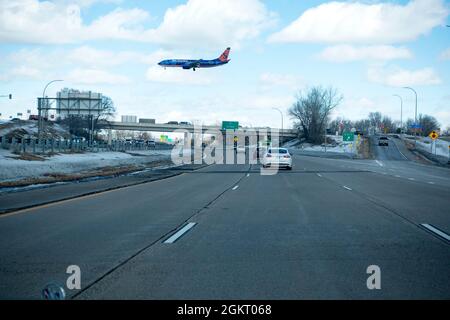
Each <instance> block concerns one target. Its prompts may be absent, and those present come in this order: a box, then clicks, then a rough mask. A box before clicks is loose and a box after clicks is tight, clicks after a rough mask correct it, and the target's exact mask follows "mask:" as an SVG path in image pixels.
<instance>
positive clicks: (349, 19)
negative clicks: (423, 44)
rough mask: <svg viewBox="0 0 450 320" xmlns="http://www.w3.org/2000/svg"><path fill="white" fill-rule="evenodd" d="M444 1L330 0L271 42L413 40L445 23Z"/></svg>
mask: <svg viewBox="0 0 450 320" xmlns="http://www.w3.org/2000/svg"><path fill="white" fill-rule="evenodd" d="M448 14H449V11H448V8H447V7H446V6H445V4H444V2H443V1H442V0H413V1H410V2H409V3H408V4H406V5H399V4H393V3H374V4H367V3H363V2H353V1H351V2H330V3H325V4H322V5H319V6H317V7H314V8H311V9H308V10H306V11H305V12H304V13H303V14H302V15H301V16H300V17H299V18H297V19H296V20H295V21H293V22H292V23H291V24H290V25H288V26H287V27H285V28H284V29H282V30H281V31H279V32H277V33H274V34H272V35H271V36H270V37H269V41H270V42H288V43H297V42H319V43H347V44H349V43H360V44H391V43H398V42H405V41H411V40H414V39H416V38H417V37H419V36H421V35H425V34H427V33H429V32H430V31H431V29H433V28H434V27H436V26H439V25H442V24H444V23H445V20H446V17H447V16H448Z"/></svg>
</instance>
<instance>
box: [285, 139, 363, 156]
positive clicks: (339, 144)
mask: <svg viewBox="0 0 450 320" xmlns="http://www.w3.org/2000/svg"><path fill="white" fill-rule="evenodd" d="M327 138H330V139H332V140H334V141H335V142H336V145H334V146H332V145H331V144H328V145H327V147H326V151H327V152H336V153H356V152H357V150H356V140H355V141H354V142H353V143H348V142H343V141H342V136H335V135H327ZM292 144H294V143H292ZM295 148H298V149H301V150H303V151H313V152H314V151H317V152H324V151H325V147H324V146H323V145H312V144H310V143H302V144H301V145H297V146H295Z"/></svg>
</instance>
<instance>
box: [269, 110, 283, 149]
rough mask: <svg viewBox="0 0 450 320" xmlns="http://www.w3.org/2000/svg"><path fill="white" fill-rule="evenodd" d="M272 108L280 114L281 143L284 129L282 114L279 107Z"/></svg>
mask: <svg viewBox="0 0 450 320" xmlns="http://www.w3.org/2000/svg"><path fill="white" fill-rule="evenodd" d="M272 109H274V110H277V111H278V112H279V113H280V115H281V137H282V138H281V144H283V130H284V119H283V118H284V116H283V111H281V109H279V108H275V107H273V108H272Z"/></svg>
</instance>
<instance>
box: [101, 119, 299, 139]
mask: <svg viewBox="0 0 450 320" xmlns="http://www.w3.org/2000/svg"><path fill="white" fill-rule="evenodd" d="M98 127H99V128H100V129H110V130H130V131H153V132H174V131H176V130H185V131H187V132H190V133H194V128H195V129H197V130H198V128H199V127H200V126H194V125H190V124H167V123H136V122H119V121H100V122H99V123H98ZM201 129H202V133H205V132H206V131H215V132H217V131H220V132H221V133H222V134H224V133H225V131H226V130H222V127H220V126H205V125H202V126H201ZM239 130H242V131H241V132H242V133H244V134H248V135H253V134H254V135H257V134H258V133H259V132H260V131H262V132H264V131H265V132H266V133H268V134H270V133H271V130H278V132H279V136H280V138H283V139H286V140H288V139H290V138H291V139H293V138H296V137H297V131H296V130H294V129H283V130H281V129H276V128H269V127H259V128H239Z"/></svg>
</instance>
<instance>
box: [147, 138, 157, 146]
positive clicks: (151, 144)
mask: <svg viewBox="0 0 450 320" xmlns="http://www.w3.org/2000/svg"><path fill="white" fill-rule="evenodd" d="M147 146H148V147H152V148H155V147H156V142H155V141H153V140H148V141H147Z"/></svg>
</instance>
